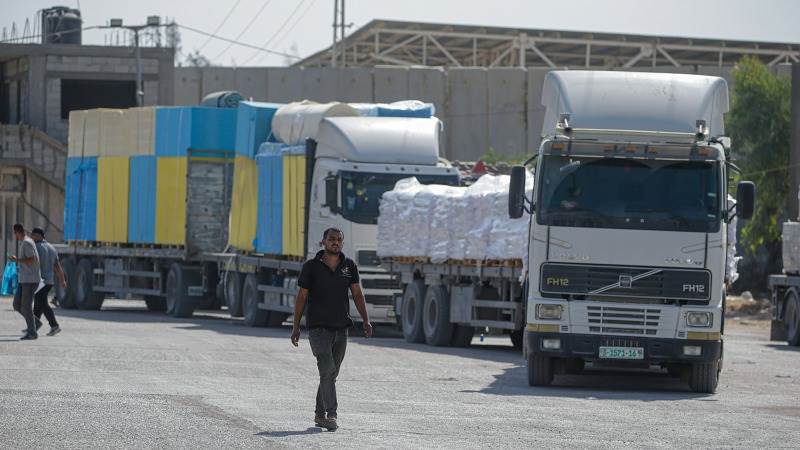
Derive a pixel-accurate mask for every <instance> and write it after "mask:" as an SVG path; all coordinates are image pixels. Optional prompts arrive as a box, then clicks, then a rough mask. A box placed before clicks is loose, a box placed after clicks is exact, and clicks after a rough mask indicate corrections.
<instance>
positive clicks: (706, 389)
mask: <svg viewBox="0 0 800 450" xmlns="http://www.w3.org/2000/svg"><path fill="white" fill-rule="evenodd" d="M689 370H690V373H689V387H690V388H691V389H692V391H693V392H699V393H703V394H713V393H714V392H716V391H717V384H718V383H719V361H712V362H710V363H694V364H692V366H691V368H690V369H689Z"/></svg>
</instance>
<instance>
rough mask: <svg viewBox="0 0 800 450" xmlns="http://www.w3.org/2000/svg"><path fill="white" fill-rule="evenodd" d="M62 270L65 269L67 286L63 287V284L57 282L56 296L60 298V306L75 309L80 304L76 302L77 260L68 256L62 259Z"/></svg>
mask: <svg viewBox="0 0 800 450" xmlns="http://www.w3.org/2000/svg"><path fill="white" fill-rule="evenodd" d="M61 270H63V271H64V278H65V279H66V281H67V288H66V289H61V285H60V284H57V286H58V287H57V288H56V298H57V299H58V306H59V307H61V308H64V309H75V308H77V307H78V305H76V304H75V271H76V270H77V269H76V267H75V260H74V259H72V258H70V257H66V258H64V259H62V260H61Z"/></svg>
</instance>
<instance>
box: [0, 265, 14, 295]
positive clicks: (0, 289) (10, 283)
mask: <svg viewBox="0 0 800 450" xmlns="http://www.w3.org/2000/svg"><path fill="white" fill-rule="evenodd" d="M16 292H17V263H16V262H14V261H9V262H8V264H6V268H5V269H4V270H3V283H2V284H0V295H14V294H16Z"/></svg>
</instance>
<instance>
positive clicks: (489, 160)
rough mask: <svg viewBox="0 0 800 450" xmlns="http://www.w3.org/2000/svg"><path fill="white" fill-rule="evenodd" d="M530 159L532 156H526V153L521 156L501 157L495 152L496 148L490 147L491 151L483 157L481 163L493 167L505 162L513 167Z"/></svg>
mask: <svg viewBox="0 0 800 450" xmlns="http://www.w3.org/2000/svg"><path fill="white" fill-rule="evenodd" d="M530 157H531V155H526V154H524V153H523V154H520V155H500V154H498V153H497V152H496V151H495V150H494V148H492V147H489V151H488V152H486V153H484V155H483V156H481V161H483V162H484V163H486V164H489V165H492V166H494V165H496V164H497V163H500V162H504V163H506V164H508V165H511V166H513V165H515V164H522V163H524V162H525V161H526V160H527V159H528V158H530Z"/></svg>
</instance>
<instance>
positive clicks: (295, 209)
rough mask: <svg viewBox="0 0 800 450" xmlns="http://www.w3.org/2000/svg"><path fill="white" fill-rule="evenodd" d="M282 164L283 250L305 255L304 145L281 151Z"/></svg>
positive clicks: (291, 254)
mask: <svg viewBox="0 0 800 450" xmlns="http://www.w3.org/2000/svg"><path fill="white" fill-rule="evenodd" d="M281 158H282V165H283V179H282V184H283V195H282V198H283V251H282V254H284V255H287V256H298V257H304V256H305V241H306V233H305V224H306V222H305V217H306V204H305V198H306V156H305V147H300V146H298V147H290V148H287V149H284V150H283V151H282V152H281Z"/></svg>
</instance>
